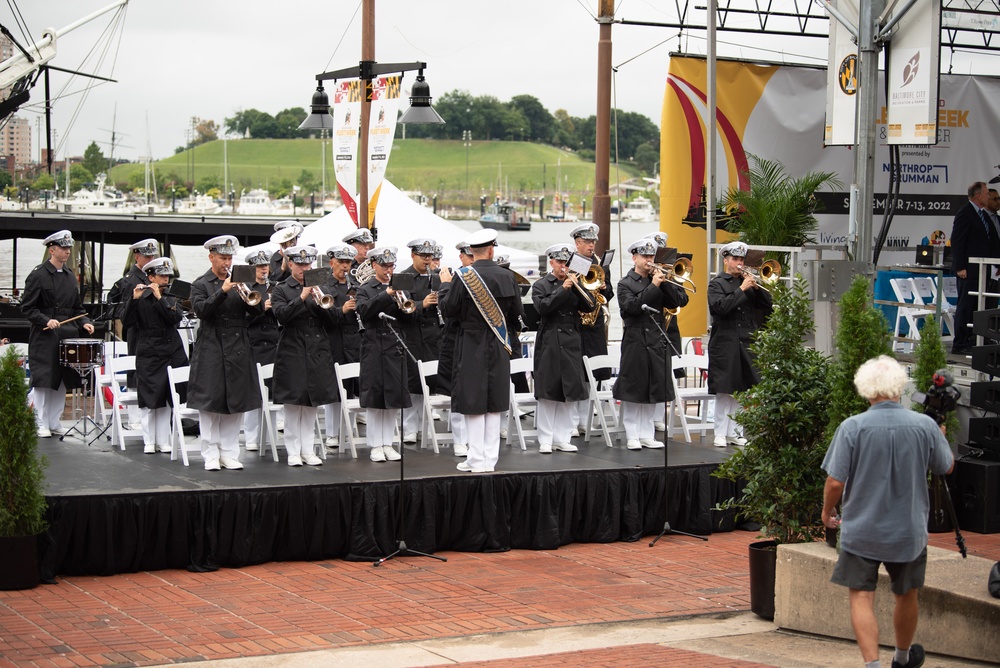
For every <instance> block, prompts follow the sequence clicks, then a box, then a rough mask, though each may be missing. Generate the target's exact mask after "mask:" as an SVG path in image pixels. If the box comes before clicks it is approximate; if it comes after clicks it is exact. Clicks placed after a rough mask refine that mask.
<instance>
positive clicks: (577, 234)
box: [569, 223, 597, 240]
mask: <svg viewBox="0 0 1000 668" xmlns="http://www.w3.org/2000/svg"><path fill="white" fill-rule="evenodd" d="M569 236H570V237H571V238H573V239H586V240H596V239H597V225H594V224H593V223H584V224H583V225H578V226H576V227H574V228H573V231H572V232H570V233H569Z"/></svg>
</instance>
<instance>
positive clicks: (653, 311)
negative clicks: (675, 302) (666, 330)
mask: <svg viewBox="0 0 1000 668" xmlns="http://www.w3.org/2000/svg"><path fill="white" fill-rule="evenodd" d="M642 310H643V311H645V312H646V313H650V314H652V315H660V314H661V313H662V311H659V310H657V309H655V308H653V307H652V306H650V305H649V304H643V305H642Z"/></svg>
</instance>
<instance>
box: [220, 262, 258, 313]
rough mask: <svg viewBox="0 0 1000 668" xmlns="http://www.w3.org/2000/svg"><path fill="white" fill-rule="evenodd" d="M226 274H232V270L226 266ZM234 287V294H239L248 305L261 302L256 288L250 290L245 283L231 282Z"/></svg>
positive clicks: (228, 275) (229, 275)
mask: <svg viewBox="0 0 1000 668" xmlns="http://www.w3.org/2000/svg"><path fill="white" fill-rule="evenodd" d="M226 275H227V277H229V278H232V276H233V270H232V269H230V268H229V267H226ZM232 285H233V287H234V288H236V294H238V295H239V296H240V299H242V300H243V301H245V302H246V303H247V305H249V306H256V305H257V304H259V303H260V302H261V295H260V293H259V292H257V291H256V290H251V289H250V288H248V287H247V285H246V283H233V284H232Z"/></svg>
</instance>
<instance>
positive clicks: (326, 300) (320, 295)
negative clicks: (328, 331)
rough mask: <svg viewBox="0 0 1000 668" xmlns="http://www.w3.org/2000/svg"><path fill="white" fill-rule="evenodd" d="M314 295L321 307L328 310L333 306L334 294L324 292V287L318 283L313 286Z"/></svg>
mask: <svg viewBox="0 0 1000 668" xmlns="http://www.w3.org/2000/svg"><path fill="white" fill-rule="evenodd" d="M312 297H313V300H315V302H316V303H317V304H319V307H320V308H321V309H323V310H327V309H331V308H333V295H328V294H326V293H325V292H323V288H321V287H319V286H318V285H314V286H313V289H312Z"/></svg>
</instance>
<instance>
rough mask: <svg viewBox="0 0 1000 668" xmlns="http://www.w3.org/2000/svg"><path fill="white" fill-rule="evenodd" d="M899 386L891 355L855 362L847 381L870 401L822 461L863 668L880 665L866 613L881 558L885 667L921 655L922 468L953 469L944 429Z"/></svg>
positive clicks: (826, 507) (826, 516)
mask: <svg viewBox="0 0 1000 668" xmlns="http://www.w3.org/2000/svg"><path fill="white" fill-rule="evenodd" d="M906 383H907V376H906V371H905V370H904V369H903V367H902V366H900V364H899V363H898V362H896V360H894V359H892V358H891V357H888V356H886V355H881V356H879V357H876V358H874V359H870V360H868V361H867V362H865V363H864V364H862V365H861V367H860V368H859V369H858V371H857V373H856V374H855V375H854V386H855V387H856V388H857V390H858V394H860V395H861V396H862V397H864V398H865V399H867V400H868V403H869V404H870V406H869V408H868V410H867V411H865V412H864V413H861V414H860V415H854V416H852V417H849V418H847V419H846V420H844V421H843V422H842V423H841V424H840V426H839V427H837V431H836V433H835V434H834V437H833V443H832V444H831V445H830V449H829V450H828V451H827V453H826V458H825V459H824V460H823V469H824V470H825V471H826V472H827V473H828V476H827V479H826V487H825V489H824V491H823V515H822V516H823V524H825V525H826V526H827V527H830V528H836V527H838V526H839V527H840V544H841V553H840V557H839V558H838V560H837V565H836V566H835V567H834V571H833V577H832V578H831V581H832V582H833V583H834V584H839V585H843V586H845V587H847V588H848V589H849V590H850V594H849V600H850V606H851V626H853V628H854V636H855V638H856V639H857V641H858V647H859V649H860V650H861V657H862V658H863V659H864V661H865V665H866V666H867V667H868V668H878V667H879V666H880V665H881V664H880V662H879V654H878V645H879V640H878V621H877V620H876V618H875V612H874V605H875V587H876V584H877V583H878V569H879V564H884V565H885V568H886V570H887V571H888V572H889V579H890V581H891V583H892V585H891V589H892V593H893V594H894V595H895V597H896V607H895V612H894V614H893V627H894V630H895V639H896V653H895V655H894V656H893V660H892V666H893V668H897V666H900V667H904V666H905V667H906V668H917V667H918V666H921V665H922V664H923V662H924V648H923V647H921V646H920V645H918V644H914V643H912V640H913V636H914V634H915V632H916V629H917V617H918V608H917V591H918V590H919V589H920V587H922V586H923V584H924V573H925V571H926V567H927V514H928V512H929V510H930V502H929V500H928V493H927V471H928V470H930V471H931V472H932V473H936V474H938V475H946V474H948V473H951V470H952V468H954V458H953V457H952V454H951V449H950V448H949V446H948V441H947V440H945V437H944V426H943V425H942V426H941V427H940V428H939V427H938V426H937V425H936V424H935V423H934V420H933V419H931V418H930V417H929V416H927V415H923V414H920V413H917V412H915V411H911V410H908V409H907V408H905V407H904V406H902V405H901V404H900V403H899V399H900V396H901V395H902V393H903V388H904V387H905V385H906ZM841 499H843V506H842V512H841V515H842V517H841V518H837V517H836V510H837V504H838V503H840V501H841Z"/></svg>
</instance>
